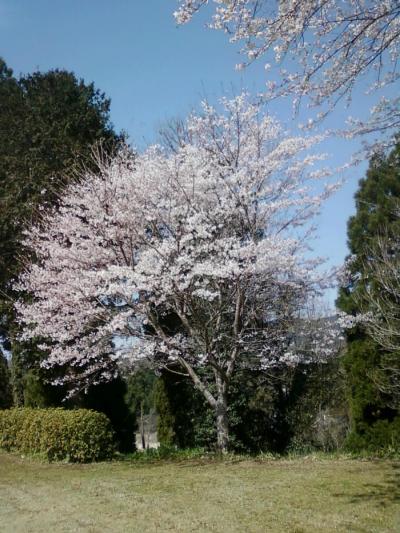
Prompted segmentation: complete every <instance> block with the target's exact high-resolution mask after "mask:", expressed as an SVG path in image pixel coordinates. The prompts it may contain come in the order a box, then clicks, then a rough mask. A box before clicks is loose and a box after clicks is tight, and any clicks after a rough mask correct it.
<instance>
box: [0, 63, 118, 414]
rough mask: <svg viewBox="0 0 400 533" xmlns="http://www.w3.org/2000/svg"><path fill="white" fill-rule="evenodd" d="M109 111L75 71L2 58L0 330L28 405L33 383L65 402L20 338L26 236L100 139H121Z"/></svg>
mask: <svg viewBox="0 0 400 533" xmlns="http://www.w3.org/2000/svg"><path fill="white" fill-rule="evenodd" d="M109 109H110V100H109V99H107V98H106V97H105V95H104V94H103V93H101V92H100V91H99V90H98V89H96V88H95V87H94V85H93V83H91V84H85V82H84V81H83V80H79V79H77V78H76V77H75V75H74V74H73V73H71V72H67V71H64V70H53V71H49V72H46V73H42V72H35V73H33V74H29V75H25V76H21V77H20V78H15V77H14V76H13V73H12V70H11V69H10V68H8V67H7V65H6V64H5V62H4V60H2V59H0V315H1V318H2V319H1V322H0V336H1V338H2V340H3V342H4V343H5V345H4V346H5V347H6V348H10V347H11V344H12V345H13V347H12V353H13V358H12V366H13V385H14V396H15V401H16V403H17V404H23V402H24V397H23V396H24V388H29V387H30V386H31V385H32V387H33V389H34V390H32V391H31V396H32V395H34V396H36V397H37V401H38V402H39V403H43V402H44V403H50V404H52V403H53V402H54V401H56V402H57V401H59V400H60V395H59V394H57V393H56V392H55V391H54V390H52V391H51V387H46V386H44V385H43V383H42V382H43V379H42V375H41V371H40V370H39V369H37V368H36V370H34V373H33V374H32V376H27V377H26V378H25V375H26V373H27V372H28V370H29V369H31V370H32V369H33V368H35V367H36V366H37V361H38V359H40V358H41V354H40V350H38V348H37V345H36V342H34V341H33V342H30V343H29V344H21V343H18V342H16V339H15V337H16V335H15V328H16V325H15V320H14V314H13V309H12V299H13V292H12V289H11V281H12V280H13V279H14V278H15V277H16V276H17V275H18V274H19V272H20V271H21V262H22V257H23V256H24V254H25V253H26V252H25V250H24V249H23V248H21V242H20V241H21V239H22V234H23V231H24V229H26V228H27V227H29V225H31V224H32V223H34V222H35V221H37V220H38V216H39V213H40V209H43V208H45V207H48V206H51V205H54V204H55V203H56V201H57V197H58V194H59V193H60V191H62V190H63V188H64V187H65V186H66V184H67V183H68V182H70V181H71V180H73V179H74V176H75V175H76V172H77V171H78V170H79V169H81V168H83V167H86V166H87V167H91V168H93V165H94V162H93V161H94V159H93V154H92V150H93V145H94V144H95V143H98V142H101V144H102V146H103V150H104V151H105V152H109V153H112V152H113V150H114V149H115V147H116V145H117V144H118V143H119V142H120V141H121V137H120V136H118V135H117V134H116V133H115V132H114V130H113V128H112V125H111V122H110V118H109ZM24 380H25V383H24ZM46 395H48V396H47V400H46ZM49 395H50V396H49ZM40 397H41V398H40ZM56 397H57V398H56Z"/></svg>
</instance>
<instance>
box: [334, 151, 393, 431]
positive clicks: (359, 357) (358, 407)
mask: <svg viewBox="0 0 400 533" xmlns="http://www.w3.org/2000/svg"><path fill="white" fill-rule="evenodd" d="M399 150H400V145H397V146H396V148H395V149H394V150H393V151H392V152H391V153H390V154H388V155H387V156H385V155H381V156H379V157H378V156H376V157H375V158H373V159H372V160H371V162H370V166H369V169H368V172H367V176H366V178H365V179H362V180H361V181H360V185H359V190H358V192H357V193H356V195H355V200H356V209H357V211H356V214H355V215H354V216H353V217H351V218H350V220H349V223H348V245H349V249H350V253H351V256H350V261H348V263H347V272H346V274H345V276H344V279H343V288H342V289H341V290H340V294H339V298H338V301H337V304H338V306H339V307H340V308H341V309H342V310H343V311H345V312H346V313H348V314H349V315H353V316H356V315H358V314H361V313H365V311H366V310H367V309H366V308H365V307H364V306H362V307H361V306H360V302H362V301H363V300H364V299H365V295H366V294H367V293H368V291H369V290H370V286H371V284H374V283H375V280H374V278H373V277H371V276H370V274H371V272H370V269H369V267H368V263H369V261H370V260H371V250H374V249H375V247H376V245H377V243H378V241H379V239H380V238H381V236H382V233H383V232H386V231H387V232H390V233H393V234H398V233H399V231H400V222H399V218H398V216H397V206H398V201H399V198H400V180H399V169H400V166H399V153H400V152H399ZM347 345H348V348H347V351H346V355H345V357H344V368H345V370H346V376H347V384H348V393H349V400H350V409H351V418H352V429H353V432H354V433H355V434H359V435H361V434H365V435H368V434H369V433H368V432H367V433H365V426H368V425H371V426H372V425H374V424H375V423H376V422H378V421H379V420H388V421H389V422H390V421H391V420H393V418H394V417H395V415H396V410H395V409H393V407H392V405H393V401H392V400H393V399H392V397H391V395H390V393H387V392H385V391H382V390H380V387H379V380H377V379H376V372H377V371H378V372H379V369H380V368H381V367H382V362H383V360H384V358H385V352H384V351H382V349H381V348H380V347H379V345H377V343H376V342H374V341H373V339H372V338H371V337H370V336H369V335H368V332H367V331H366V328H365V325H363V323H362V321H361V322H358V323H355V324H354V327H353V328H352V329H350V330H349V332H348V335H347ZM365 438H367V437H365Z"/></svg>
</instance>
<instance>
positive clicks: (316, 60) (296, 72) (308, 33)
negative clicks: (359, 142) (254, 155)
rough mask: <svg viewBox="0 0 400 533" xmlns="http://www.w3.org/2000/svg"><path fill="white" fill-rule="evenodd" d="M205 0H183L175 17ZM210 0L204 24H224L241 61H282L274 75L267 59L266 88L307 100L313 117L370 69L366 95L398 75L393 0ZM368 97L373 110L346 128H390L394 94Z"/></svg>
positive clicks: (398, 18) (182, 17) (396, 120)
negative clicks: (211, 9)
mask: <svg viewBox="0 0 400 533" xmlns="http://www.w3.org/2000/svg"><path fill="white" fill-rule="evenodd" d="M208 3H209V2H208V0H181V1H180V8H179V9H178V11H176V12H175V17H176V20H177V22H178V23H180V24H183V23H186V22H188V21H189V20H190V19H191V18H192V16H193V14H194V13H195V12H196V11H198V10H199V9H200V8H201V7H202V6H204V5H205V4H208ZM210 3H211V2H210ZM214 4H216V5H217V7H216V10H215V13H214V14H213V17H212V22H211V24H210V26H211V27H212V28H215V29H218V30H223V31H225V32H226V33H227V34H228V35H229V36H230V40H231V42H240V43H242V44H243V48H242V53H243V54H244V55H245V56H246V62H244V63H241V64H240V65H238V67H239V68H243V67H245V66H246V65H248V64H249V63H252V62H253V61H255V60H257V59H258V58H260V57H262V58H264V59H266V60H267V61H271V63H275V64H276V65H280V69H279V72H278V73H277V74H278V75H277V76H270V74H271V73H270V72H269V71H270V69H271V64H270V63H266V65H265V68H266V71H267V72H268V74H267V76H270V77H269V79H268V81H267V89H266V96H267V97H269V98H273V97H276V96H287V95H291V96H292V97H293V104H294V106H295V108H298V107H299V105H300V103H301V102H302V101H304V100H306V101H307V102H310V101H311V104H312V105H313V106H315V107H316V108H317V111H318V114H317V118H318V119H321V118H322V117H323V116H325V115H326V114H327V113H329V112H330V111H332V110H333V109H334V108H335V106H337V104H338V103H339V102H340V101H342V100H346V101H347V102H348V103H349V102H350V101H351V96H352V93H353V91H354V89H355V88H356V87H360V86H361V88H362V89H364V85H365V79H368V77H369V80H370V81H368V83H369V91H368V94H370V95H371V93H373V92H375V91H379V90H380V89H382V88H383V87H386V86H387V85H389V84H392V83H396V82H397V81H398V79H399V66H398V57H399V49H400V7H399V4H398V2H395V1H390V0H388V1H379V2H378V1H376V0H374V1H370V0H347V1H346V2H342V1H340V0H325V1H324V2H321V1H320V0H285V1H280V0H275V1H272V2H271V1H270V0H240V1H238V0H224V2H221V1H220V0H214ZM283 67H285V68H283ZM367 76H368V77H367ZM370 98H371V96H370ZM373 103H374V102H373V99H372V98H371V106H372V107H371V117H370V118H369V119H364V121H363V120H361V119H353V120H352V121H350V127H349V128H348V132H347V133H348V134H351V135H354V134H366V133H370V132H371V131H378V132H381V133H384V134H386V133H388V132H390V133H395V132H396V130H397V129H398V128H399V125H400V111H399V109H400V107H399V104H400V98H399V97H398V96H396V97H394V98H387V97H381V99H380V100H379V101H378V103H377V104H376V105H373ZM309 123H312V119H310V120H309Z"/></svg>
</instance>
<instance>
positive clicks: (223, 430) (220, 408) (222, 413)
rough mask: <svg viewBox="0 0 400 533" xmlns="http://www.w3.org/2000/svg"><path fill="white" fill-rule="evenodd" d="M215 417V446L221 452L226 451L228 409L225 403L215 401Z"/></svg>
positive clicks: (227, 441)
mask: <svg viewBox="0 0 400 533" xmlns="http://www.w3.org/2000/svg"><path fill="white" fill-rule="evenodd" d="M215 412H216V419H217V447H218V451H219V452H221V453H227V452H228V443H229V426H228V410H227V407H226V402H225V404H220V403H219V402H218V403H217V407H216V408H215Z"/></svg>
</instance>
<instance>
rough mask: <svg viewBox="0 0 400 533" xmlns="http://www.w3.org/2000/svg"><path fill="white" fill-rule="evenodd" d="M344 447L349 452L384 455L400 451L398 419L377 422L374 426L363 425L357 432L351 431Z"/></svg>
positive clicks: (399, 420)
mask: <svg viewBox="0 0 400 533" xmlns="http://www.w3.org/2000/svg"><path fill="white" fill-rule="evenodd" d="M346 447H347V449H348V450H349V451H351V452H355V453H359V452H361V451H367V452H373V453H377V454H380V453H382V454H385V453H389V452H397V453H398V452H399V451H400V417H397V418H395V419H394V420H393V421H389V420H378V421H377V422H375V424H373V425H371V426H368V425H367V424H365V425H364V426H363V427H362V428H361V427H360V426H359V427H358V431H357V432H355V431H353V432H352V433H350V435H349V436H348V438H347V441H346Z"/></svg>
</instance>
